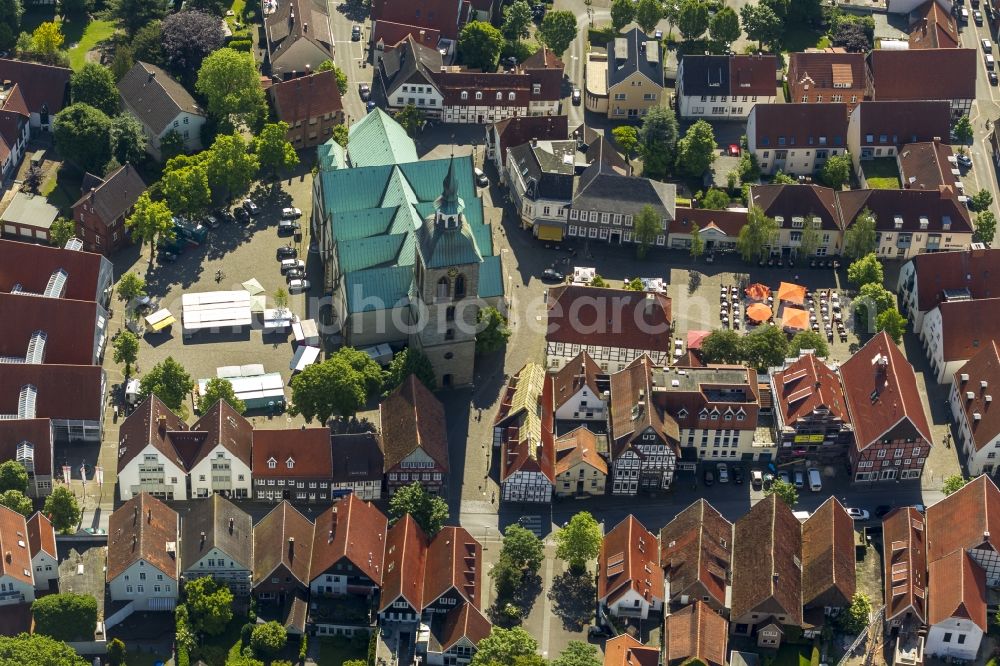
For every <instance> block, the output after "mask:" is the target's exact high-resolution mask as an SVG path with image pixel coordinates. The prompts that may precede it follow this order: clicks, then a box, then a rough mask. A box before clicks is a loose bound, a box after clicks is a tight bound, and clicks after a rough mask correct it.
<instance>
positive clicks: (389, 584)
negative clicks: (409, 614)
mask: <svg viewBox="0 0 1000 666" xmlns="http://www.w3.org/2000/svg"><path fill="white" fill-rule="evenodd" d="M427 548H428V541H427V535H426V534H424V531H423V530H422V529H420V526H419V525H417V522H416V521H415V520H413V518H411V517H410V514H406V515H405V516H403V517H402V518H400V519H399V521H398V522H396V524H395V525H393V526H392V527H390V528H389V533H388V536H387V537H386V541H385V566H384V568H383V570H382V592H381V596H380V597H379V600H380V604H381V605H380V606H379V612H380V613H381V612H383V611H385V610H386V609H387V608H389V607H390V606H392V603H393V602H394V601H396V600H397V599H399V598H403V599H405V600H406V601H407V602H408V603H409V604H410V606H411V607H412V608H413V609H414V610H415V611H416V612H418V613H420V612H422V611H423V609H424V597H423V592H424V586H423V578H424V565H425V563H426V560H427Z"/></svg>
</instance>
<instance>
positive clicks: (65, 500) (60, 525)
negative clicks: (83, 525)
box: [42, 486, 82, 532]
mask: <svg viewBox="0 0 1000 666" xmlns="http://www.w3.org/2000/svg"><path fill="white" fill-rule="evenodd" d="M42 511H43V512H44V513H45V515H47V516H48V517H49V520H51V521H52V527H54V528H55V529H56V531H57V532H69V531H72V530H74V529H76V526H77V525H79V524H80V516H81V515H82V512H81V511H80V505H79V503H77V501H76V496H75V495H73V493H72V492H70V490H69V489H68V488H66V486H56V487H55V488H53V489H52V493H51V494H50V495H49V496H48V497H46V498H45V507H44V508H43V509H42Z"/></svg>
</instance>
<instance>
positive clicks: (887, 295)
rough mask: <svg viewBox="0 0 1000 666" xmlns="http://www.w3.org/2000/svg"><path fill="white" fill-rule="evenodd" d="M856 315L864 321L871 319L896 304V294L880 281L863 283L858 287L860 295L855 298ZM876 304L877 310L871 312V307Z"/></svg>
mask: <svg viewBox="0 0 1000 666" xmlns="http://www.w3.org/2000/svg"><path fill="white" fill-rule="evenodd" d="M853 305H854V316H855V317H859V318H861V319H862V320H864V321H871V320H872V319H874V318H875V317H877V316H878V315H879V314H881V313H883V312H885V311H886V310H888V309H890V308H894V307H895V306H896V296H895V295H894V294H893V293H892V292H891V291H889V290H888V289H886V288H885V287H883V286H882V285H881V284H880V283H877V282H869V283H868V284H863V285H861V288H860V289H858V296H857V298H855V299H854V303H853ZM870 306H874V307H875V311H874V312H870V311H869V307H870Z"/></svg>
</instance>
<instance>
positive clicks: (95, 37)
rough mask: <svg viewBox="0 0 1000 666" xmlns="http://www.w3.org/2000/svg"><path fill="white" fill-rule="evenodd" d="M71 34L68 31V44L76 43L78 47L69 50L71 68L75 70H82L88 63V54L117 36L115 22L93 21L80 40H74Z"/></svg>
mask: <svg viewBox="0 0 1000 666" xmlns="http://www.w3.org/2000/svg"><path fill="white" fill-rule="evenodd" d="M70 32H71V31H70V30H69V29H67V30H66V33H67V34H66V43H67V44H72V43H73V42H74V41H75V42H76V46H74V47H73V48H71V49H70V50H69V66H70V67H72V68H73V69H80V68H81V67H83V65H84V63H85V62H87V52H88V51H90V50H92V49H93V48H94V47H96V46H97V45H98V44H100V43H101V42H103V41H106V40H108V39H110V38H111V36H112V35H113V34H115V23H114V21H91V22H90V23H88V24H87V27H86V28H85V29H84V31H83V34H82V35H80V38H79V39H78V40H76V39H72V38H71V34H70Z"/></svg>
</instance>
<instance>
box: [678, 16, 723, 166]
mask: <svg viewBox="0 0 1000 666" xmlns="http://www.w3.org/2000/svg"><path fill="white" fill-rule="evenodd" d="M689 1H691V0H689ZM717 148H718V146H716V144H715V133H714V131H713V130H712V126H711V125H709V124H708V123H707V122H706V121H704V120H698V121H696V122H695V123H694V124H693V125H691V127H689V128H688V130H687V132H685V133H684V137H683V138H681V140H680V141H678V142H677V170H678V171H680V172H681V173H685V174H687V175H688V176H691V177H693V178H700V177H701V176H702V175H703V174H704V173H705V172H706V171H708V168H709V167H710V166H712V162H714V161H715V153H716V149H717Z"/></svg>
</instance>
